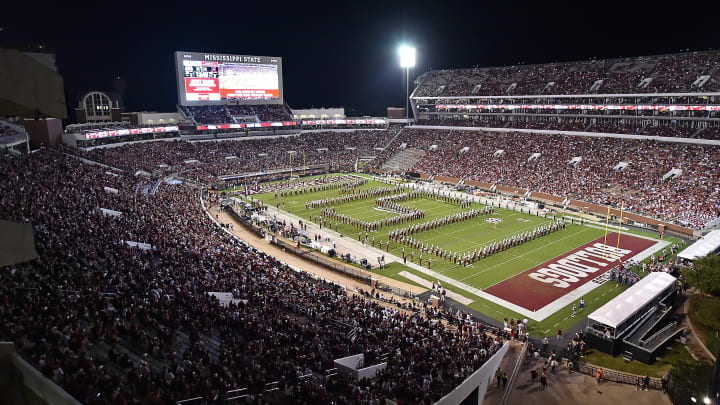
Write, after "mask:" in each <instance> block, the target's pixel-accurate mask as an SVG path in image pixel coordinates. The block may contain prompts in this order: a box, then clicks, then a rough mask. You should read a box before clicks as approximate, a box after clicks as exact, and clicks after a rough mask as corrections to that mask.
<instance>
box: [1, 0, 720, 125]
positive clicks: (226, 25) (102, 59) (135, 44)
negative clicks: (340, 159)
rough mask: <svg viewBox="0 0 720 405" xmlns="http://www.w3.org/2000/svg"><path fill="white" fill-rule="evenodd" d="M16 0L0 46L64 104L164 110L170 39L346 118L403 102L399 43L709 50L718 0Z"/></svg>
mask: <svg viewBox="0 0 720 405" xmlns="http://www.w3.org/2000/svg"><path fill="white" fill-rule="evenodd" d="M26 3H27V4H28V7H29V8H27V9H25V10H22V9H18V7H19V5H22V4H24V3H23V2H13V4H11V5H3V6H2V8H3V9H2V12H0V28H2V31H0V45H7V44H11V45H18V44H43V45H44V46H46V47H47V48H50V49H54V50H55V52H56V53H57V63H58V67H59V70H60V73H61V74H62V75H63V77H64V79H65V89H66V93H67V98H68V100H67V102H68V107H69V108H70V109H71V110H72V108H74V107H75V105H76V102H77V98H78V96H79V95H80V94H81V93H82V92H85V91H88V90H115V89H124V101H125V107H126V110H127V111H139V110H147V111H172V110H174V109H175V103H176V102H177V90H176V86H175V67H174V59H173V52H174V51H176V50H184V51H197V52H215V53H234V54H246V55H264V56H280V57H282V58H283V70H284V72H283V73H284V74H283V83H284V90H285V101H286V102H287V103H289V104H290V106H291V107H294V108H308V107H312V106H314V107H320V106H325V107H336V106H343V107H345V109H346V113H347V114H348V115H349V116H358V115H384V114H385V108H386V107H388V106H403V107H404V105H405V101H404V100H405V99H404V92H405V81H404V70H402V69H401V68H400V67H399V62H398V56H397V46H398V45H399V44H400V43H402V42H407V43H410V44H413V45H414V46H415V47H416V48H417V50H418V51H417V52H418V66H416V68H415V69H414V70H413V71H412V72H411V78H412V77H413V76H417V75H419V74H421V73H422V72H424V71H426V70H429V69H431V68H433V69H438V68H453V67H472V66H475V65H478V66H501V65H512V64H517V63H526V64H529V63H544V62H554V61H570V60H583V59H588V58H593V57H596V58H607V57H618V56H640V55H650V54H657V53H668V52H678V51H680V50H685V49H689V50H691V51H694V50H707V49H711V48H715V49H718V48H720V24H719V23H718V22H717V15H718V10H716V9H717V8H718V6H717V5H715V4H717V3H720V2H677V4H683V5H688V6H686V7H679V6H673V7H670V6H668V5H667V4H669V3H668V2H660V1H655V2H648V3H646V4H639V3H637V4H636V3H634V2H631V1H626V2H623V3H616V4H610V3H604V2H592V3H591V2H574V3H571V4H572V5H559V4H557V5H549V4H548V3H545V2H540V1H535V2H530V3H529V4H525V3H523V2H521V1H515V2H502V3H504V4H499V3H501V2H497V1H493V2H482V1H475V2H472V1H468V0H466V1H452V2H451V1H435V2H432V3H428V4H423V3H421V2H411V3H410V2H409V3H399V2H397V3H396V2H391V1H386V2H381V3H375V4H371V3H369V2H362V1H359V2H344V1H335V2H322V1H316V2H313V1H299V2H294V3H289V4H282V3H281V2H275V1H257V2H251V1H247V0H240V1H236V2H233V4H234V5H233V6H230V5H223V2H209V1H205V2H202V1H183V0H178V1H175V2H172V3H167V4H163V5H153V6H148V5H143V4H133V3H127V2H101V4H103V5H107V6H108V8H102V9H101V8H82V7H72V8H71V7H69V6H67V4H70V3H67V2H55V3H53V4H48V5H47V6H45V5H42V4H40V3H36V2H26ZM58 3H61V4H58ZM97 3H98V2H96V3H95V4H97ZM473 3H475V4H474V5H471V4H473ZM72 4H74V3H72ZM338 4H339V5H341V7H338V6H331V5H338ZM630 4H632V5H630ZM713 5H714V6H713ZM63 6H65V7H63ZM713 7H714V8H713ZM118 77H120V80H119V81H118V80H117V78H118Z"/></svg>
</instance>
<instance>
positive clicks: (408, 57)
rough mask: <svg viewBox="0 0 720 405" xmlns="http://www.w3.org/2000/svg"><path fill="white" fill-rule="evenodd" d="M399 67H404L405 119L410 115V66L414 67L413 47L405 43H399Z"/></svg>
mask: <svg viewBox="0 0 720 405" xmlns="http://www.w3.org/2000/svg"><path fill="white" fill-rule="evenodd" d="M398 53H399V54H400V67H403V68H405V120H408V119H409V117H410V113H409V111H408V110H409V109H410V94H408V93H409V92H410V68H412V67H415V48H413V47H411V46H407V45H400V48H398Z"/></svg>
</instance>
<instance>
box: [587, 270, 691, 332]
mask: <svg viewBox="0 0 720 405" xmlns="http://www.w3.org/2000/svg"><path fill="white" fill-rule="evenodd" d="M675 280H677V279H676V278H675V277H673V276H671V275H670V274H668V273H665V272H662V271H658V272H655V273H650V274H648V275H647V276H646V277H645V278H643V279H642V280H640V281H638V282H637V283H636V284H635V285H634V286H632V287H630V288H628V289H627V290H625V291H624V292H623V293H621V294H620V295H618V296H617V297H615V298H613V299H611V300H610V301H608V302H607V303H606V304H605V305H603V306H601V307H600V308H598V309H597V310H596V311H595V312H593V313H592V314H590V315H589V316H588V319H590V320H591V321H595V322H598V323H601V324H603V325H607V326H609V327H611V328H617V327H618V325H620V324H622V323H623V322H624V321H625V320H626V319H628V318H630V317H632V316H633V315H635V313H636V312H637V311H640V310H641V309H643V308H645V306H646V305H647V304H648V303H649V302H651V301H652V300H654V299H655V298H656V297H657V296H658V295H659V294H660V293H662V292H663V291H665V290H666V289H667V288H668V287H670V286H671V285H673V283H675Z"/></svg>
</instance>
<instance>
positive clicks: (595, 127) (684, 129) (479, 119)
mask: <svg viewBox="0 0 720 405" xmlns="http://www.w3.org/2000/svg"><path fill="white" fill-rule="evenodd" d="M514 118H516V117H514ZM526 118H527V119H528V120H527V121H521V120H517V119H513V120H512V121H511V120H505V119H503V117H502V116H492V115H484V116H468V118H453V117H452V116H449V117H448V116H433V117H431V118H423V119H418V121H417V122H418V124H419V125H433V126H455V127H488V128H516V129H541V130H554V131H578V132H598V133H609V134H627V135H650V136H664V137H680V138H695V139H712V140H720V128H716V127H707V128H696V127H690V126H680V125H677V124H664V125H642V124H640V123H639V121H638V120H626V121H624V122H622V121H621V120H619V119H617V120H615V121H616V123H593V122H591V118H586V119H584V120H583V119H578V120H577V121H572V120H567V121H562V122H558V121H555V120H554V119H553V120H550V119H548V118H547V117H544V118H536V117H533V116H528V117H526Z"/></svg>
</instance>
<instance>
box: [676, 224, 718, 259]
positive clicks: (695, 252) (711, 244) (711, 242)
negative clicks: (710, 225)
mask: <svg viewBox="0 0 720 405" xmlns="http://www.w3.org/2000/svg"><path fill="white" fill-rule="evenodd" d="M718 249H720V230H714V231H712V232H710V233H708V234H707V235H705V236H703V237H702V238H700V239H699V240H698V241H697V242H695V243H693V244H692V245H690V246H688V248H687V249H685V250H683V251H682V252H680V253H678V257H679V258H681V259H686V260H695V259H698V258H701V257H704V256H707V255H708V254H710V253H713V252H717V251H718Z"/></svg>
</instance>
